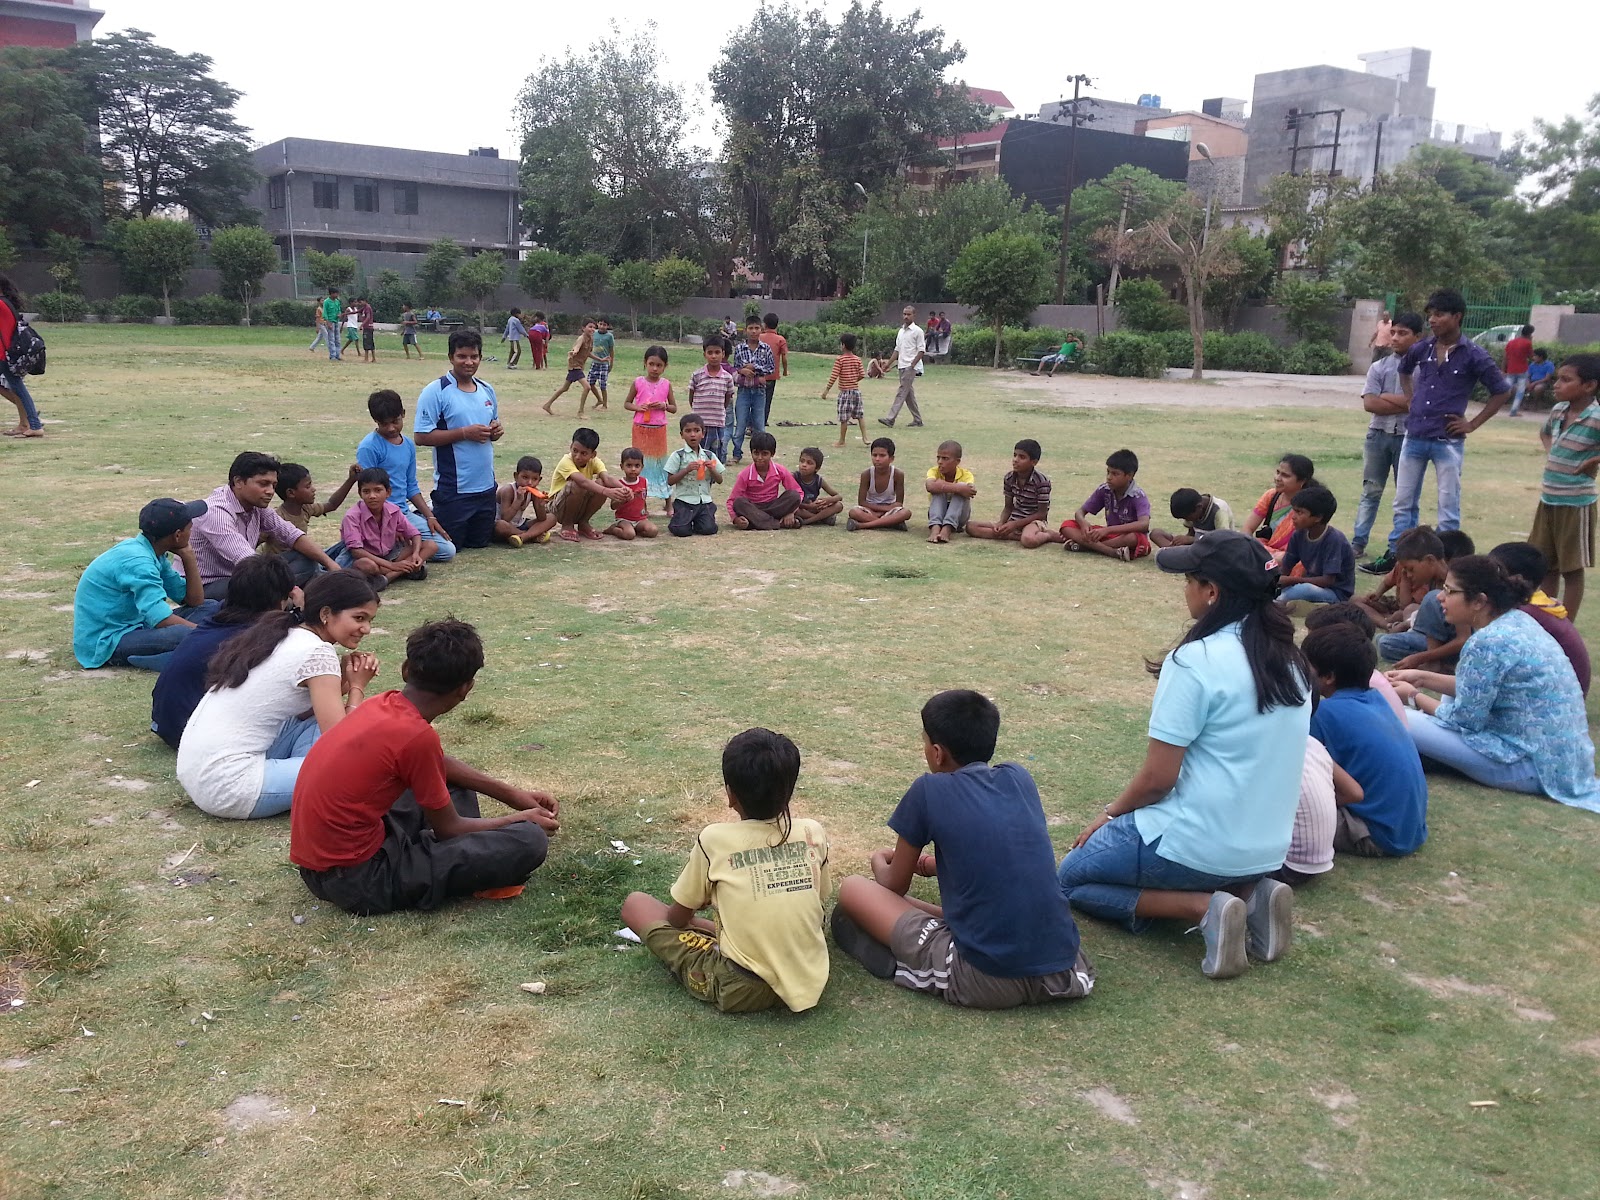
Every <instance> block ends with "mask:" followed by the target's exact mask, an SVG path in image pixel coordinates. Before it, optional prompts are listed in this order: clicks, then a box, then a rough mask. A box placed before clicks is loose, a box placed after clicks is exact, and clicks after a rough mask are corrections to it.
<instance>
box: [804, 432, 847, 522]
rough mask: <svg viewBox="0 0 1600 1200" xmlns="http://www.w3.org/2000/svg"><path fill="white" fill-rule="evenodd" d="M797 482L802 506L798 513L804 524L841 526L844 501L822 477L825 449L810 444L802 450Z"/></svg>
mask: <svg viewBox="0 0 1600 1200" xmlns="http://www.w3.org/2000/svg"><path fill="white" fill-rule="evenodd" d="M794 481H795V482H796V483H798V484H799V485H800V507H799V508H797V509H796V510H795V516H797V517H799V518H800V524H802V525H837V524H838V523H839V514H840V513H841V512H843V511H844V501H843V500H841V499H840V498H839V493H838V492H836V491H834V490H833V488H832V487H831V486H830V485H829V483H828V481H827V480H826V479H824V478H823V477H822V451H821V450H820V449H819V448H818V447H816V446H807V447H806V448H805V449H804V450H802V451H800V465H799V466H797V467H795V469H794Z"/></svg>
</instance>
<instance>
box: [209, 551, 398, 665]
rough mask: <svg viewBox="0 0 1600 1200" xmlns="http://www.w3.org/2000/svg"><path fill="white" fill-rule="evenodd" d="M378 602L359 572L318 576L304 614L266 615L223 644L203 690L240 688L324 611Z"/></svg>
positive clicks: (294, 610)
mask: <svg viewBox="0 0 1600 1200" xmlns="http://www.w3.org/2000/svg"><path fill="white" fill-rule="evenodd" d="M377 602H378V594H377V593H376V592H374V591H373V590H372V585H371V584H370V583H368V582H367V580H366V577H365V576H363V575H362V574H361V573H360V572H359V571H330V572H328V573H327V574H325V575H318V576H317V577H316V578H315V579H313V580H312V581H311V582H310V584H308V585H307V587H306V607H305V610H304V611H302V610H301V609H298V608H294V607H293V606H291V607H289V608H286V609H283V610H282V611H281V612H269V613H266V614H265V615H263V616H261V617H259V618H258V619H257V620H256V622H255V624H253V625H252V626H250V628H249V629H246V630H245V631H244V632H243V633H241V634H239V636H238V637H235V638H231V639H229V640H228V641H227V642H224V643H223V645H222V648H221V649H220V650H218V651H217V653H216V655H215V656H214V657H213V658H212V659H211V667H210V669H209V670H208V671H207V672H206V690H207V691H213V692H216V691H223V690H226V689H228V688H236V687H238V686H240V685H241V684H243V683H244V681H245V680H246V679H248V678H249V677H250V672H252V671H254V670H255V669H256V668H257V667H259V666H260V665H261V664H262V663H264V662H266V661H267V659H269V658H271V657H272V652H273V651H274V650H276V649H277V648H278V646H279V644H280V643H281V642H282V641H283V639H284V638H286V637H288V636H289V631H290V630H291V629H294V628H296V627H297V626H300V625H320V624H321V618H322V613H323V611H324V610H331V611H333V612H336V613H340V612H345V611H347V610H349V609H352V608H360V607H361V606H362V605H363V604H376V603H377Z"/></svg>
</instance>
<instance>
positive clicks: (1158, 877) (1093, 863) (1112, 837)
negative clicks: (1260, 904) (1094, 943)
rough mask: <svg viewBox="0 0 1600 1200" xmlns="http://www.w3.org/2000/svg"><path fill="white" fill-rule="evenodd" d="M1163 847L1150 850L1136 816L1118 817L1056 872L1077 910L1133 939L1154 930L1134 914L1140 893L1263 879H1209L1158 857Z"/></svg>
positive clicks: (1211, 887)
mask: <svg viewBox="0 0 1600 1200" xmlns="http://www.w3.org/2000/svg"><path fill="white" fill-rule="evenodd" d="M1160 846H1161V839H1160V838H1157V839H1156V840H1155V841H1153V842H1150V843H1149V844H1148V845H1147V844H1146V843H1145V841H1144V839H1143V838H1142V837H1140V836H1139V827H1138V825H1137V824H1135V823H1134V819H1133V814H1132V813H1124V814H1123V815H1122V816H1120V817H1115V818H1113V819H1112V820H1110V821H1108V822H1106V823H1105V824H1104V825H1102V826H1100V828H1099V829H1096V830H1095V831H1094V832H1093V833H1092V834H1090V835H1089V840H1088V841H1087V842H1085V843H1084V844H1083V845H1081V846H1079V847H1078V848H1077V849H1076V850H1069V851H1067V856H1066V857H1065V858H1063V859H1062V860H1061V868H1060V870H1058V871H1057V872H1056V878H1057V879H1059V880H1060V881H1061V894H1062V895H1064V896H1065V897H1066V898H1067V902H1068V903H1069V904H1071V905H1072V907H1073V908H1076V909H1078V910H1079V911H1081V912H1086V913H1088V914H1089V915H1090V916H1091V917H1099V918H1100V919H1101V920H1102V921H1115V922H1117V923H1118V924H1120V925H1122V926H1123V927H1124V928H1126V929H1128V930H1130V931H1131V932H1133V933H1142V932H1143V931H1144V930H1146V929H1148V928H1149V927H1150V918H1149V917H1136V916H1134V915H1133V908H1134V905H1136V904H1137V903H1138V902H1139V893H1140V892H1142V891H1144V890H1145V889H1146V888H1151V889H1154V890H1157V891H1170V892H1216V891H1221V890H1222V889H1223V888H1229V887H1234V886H1236V885H1238V884H1244V883H1253V882H1255V881H1256V880H1257V879H1260V878H1261V876H1259V875H1250V876H1247V877H1246V878H1243V879H1228V878H1224V877H1223V876H1220V875H1207V874H1206V873H1205V872H1204V871H1196V870H1195V869H1194V868H1193V867H1186V866H1184V865H1183V864H1182V863H1175V862H1173V861H1172V860H1171V859H1170V858H1162V857H1161V855H1160V854H1159V853H1157V851H1158V850H1159V849H1160Z"/></svg>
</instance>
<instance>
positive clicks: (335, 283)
mask: <svg viewBox="0 0 1600 1200" xmlns="http://www.w3.org/2000/svg"><path fill="white" fill-rule="evenodd" d="M360 269H361V264H360V263H358V262H357V261H356V260H355V259H354V258H353V257H351V256H350V255H348V254H324V253H323V252H322V251H321V250H307V251H306V274H307V275H309V276H310V277H311V286H312V287H314V288H316V289H317V290H318V291H319V292H326V291H327V290H328V289H329V288H338V289H339V290H340V291H343V290H344V289H345V288H347V287H349V286H350V281H351V280H353V279H354V278H355V277H356V272H357V271H359V270H360Z"/></svg>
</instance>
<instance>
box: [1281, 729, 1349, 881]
mask: <svg viewBox="0 0 1600 1200" xmlns="http://www.w3.org/2000/svg"><path fill="white" fill-rule="evenodd" d="M1337 808H1338V805H1337V804H1335V803H1334V798H1333V759H1332V758H1331V757H1329V755H1328V752H1327V750H1326V749H1324V748H1323V745H1322V743H1321V742H1319V741H1317V739H1316V738H1314V737H1308V738H1306V765H1305V767H1304V769H1303V770H1302V771H1301V772H1300V807H1299V808H1297V809H1295V810H1294V833H1293V834H1292V835H1290V838H1289V852H1288V853H1287V854H1285V855H1284V856H1283V865H1284V866H1286V867H1288V868H1289V869H1290V870H1291V871H1299V872H1300V874H1302V875H1321V874H1322V873H1323V872H1324V871H1331V870H1333V827H1334V824H1335V822H1337V820H1338V815H1337V812H1336V810H1337Z"/></svg>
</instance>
